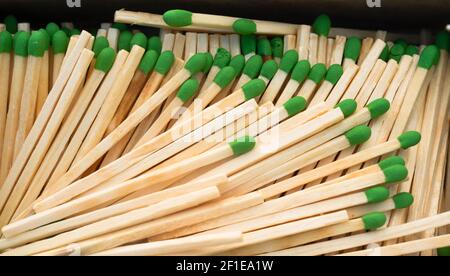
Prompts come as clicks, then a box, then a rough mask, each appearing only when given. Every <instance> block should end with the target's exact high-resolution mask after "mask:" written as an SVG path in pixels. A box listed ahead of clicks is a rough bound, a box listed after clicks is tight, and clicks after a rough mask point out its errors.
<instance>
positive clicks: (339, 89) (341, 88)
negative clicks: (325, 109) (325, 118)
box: [325, 64, 359, 106]
mask: <svg viewBox="0 0 450 276" xmlns="http://www.w3.org/2000/svg"><path fill="white" fill-rule="evenodd" d="M358 69H359V67H358V65H355V64H353V65H351V66H349V67H347V69H344V73H343V74H342V76H341V77H340V78H339V80H338V82H337V83H336V85H335V86H334V87H333V90H331V92H330V94H329V95H328V97H327V99H326V100H325V102H326V103H327V104H328V105H330V106H334V105H336V104H337V103H338V102H339V100H340V99H341V98H342V95H344V93H345V92H346V91H347V87H348V86H349V85H350V83H351V82H352V80H353V78H354V76H355V75H356V73H357V72H358Z"/></svg>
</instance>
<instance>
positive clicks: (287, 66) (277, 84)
mask: <svg viewBox="0 0 450 276" xmlns="http://www.w3.org/2000/svg"><path fill="white" fill-rule="evenodd" d="M297 61H298V53H297V51H296V50H290V51H288V52H286V54H285V55H284V56H283V58H282V60H281V61H280V67H279V69H278V71H277V73H276V74H275V76H274V77H273V79H272V81H271V82H270V84H269V86H268V87H267V89H266V91H265V92H264V94H263V96H262V98H261V101H260V102H261V103H263V104H264V103H266V102H273V101H274V100H275V98H276V97H277V95H278V92H279V91H280V89H281V87H282V85H283V84H284V82H285V81H286V79H287V77H288V75H289V74H290V72H291V71H292V69H293V68H294V66H295V65H296V62H297Z"/></svg>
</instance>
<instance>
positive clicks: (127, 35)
mask: <svg viewBox="0 0 450 276" xmlns="http://www.w3.org/2000/svg"><path fill="white" fill-rule="evenodd" d="M132 38H133V34H132V33H131V32H130V31H123V32H120V35H119V40H118V42H117V48H118V50H119V51H120V50H125V51H127V52H129V51H130V50H131V39H132Z"/></svg>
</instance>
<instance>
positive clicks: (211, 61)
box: [202, 52, 214, 75]
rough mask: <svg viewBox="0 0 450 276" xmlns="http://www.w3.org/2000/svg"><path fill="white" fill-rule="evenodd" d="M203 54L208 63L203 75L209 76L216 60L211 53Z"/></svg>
mask: <svg viewBox="0 0 450 276" xmlns="http://www.w3.org/2000/svg"><path fill="white" fill-rule="evenodd" d="M203 54H204V55H205V58H206V61H205V66H204V67H203V70H202V72H203V74H205V75H206V74H208V72H209V70H210V69H211V67H212V64H213V62H214V58H213V56H212V55H211V53H210V52H205V53H203Z"/></svg>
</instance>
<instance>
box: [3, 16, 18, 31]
mask: <svg viewBox="0 0 450 276" xmlns="http://www.w3.org/2000/svg"><path fill="white" fill-rule="evenodd" d="M3 23H5V27H6V30H7V31H8V32H9V33H10V34H15V33H17V18H16V17H15V16H14V15H8V16H6V17H5V19H4V20H3Z"/></svg>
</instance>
